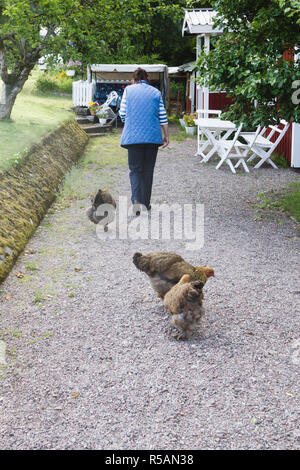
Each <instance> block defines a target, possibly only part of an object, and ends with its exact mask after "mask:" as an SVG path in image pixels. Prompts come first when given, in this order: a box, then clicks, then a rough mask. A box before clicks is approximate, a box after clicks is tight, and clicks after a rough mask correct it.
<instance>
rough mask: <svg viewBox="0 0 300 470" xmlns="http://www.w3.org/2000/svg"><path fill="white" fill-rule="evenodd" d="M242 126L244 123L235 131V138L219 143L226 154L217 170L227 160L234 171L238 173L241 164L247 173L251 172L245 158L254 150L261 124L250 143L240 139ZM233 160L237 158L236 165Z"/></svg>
mask: <svg viewBox="0 0 300 470" xmlns="http://www.w3.org/2000/svg"><path fill="white" fill-rule="evenodd" d="M242 127H243V124H240V126H239V127H238V129H237V131H236V133H235V136H234V139H233V140H222V141H220V143H219V145H220V146H221V147H222V148H223V149H224V154H223V157H222V158H221V160H220V162H219V163H218V165H217V166H216V169H217V170H218V169H219V168H220V166H221V165H222V164H223V163H224V162H226V163H227V164H228V165H229V166H230V169H231V171H232V172H233V173H236V171H235V169H236V168H238V167H239V166H240V165H242V166H243V168H244V170H245V171H246V173H249V168H248V167H247V164H246V162H245V160H246V158H248V156H249V153H250V151H251V150H252V147H253V145H254V144H255V142H256V139H257V138H258V136H259V133H260V131H261V126H258V128H257V129H256V132H255V133H254V135H253V139H252V141H251V143H250V144H249V143H247V144H244V143H242V142H240V141H239V140H238V139H239V137H240V136H241V135H242V132H241V130H242ZM219 153H220V150H219ZM232 160H237V162H236V163H235V165H234V166H233V165H232ZM230 163H231V164H230Z"/></svg>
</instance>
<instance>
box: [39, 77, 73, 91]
mask: <svg viewBox="0 0 300 470" xmlns="http://www.w3.org/2000/svg"><path fill="white" fill-rule="evenodd" d="M72 82H73V80H72V78H71V77H66V78H57V77H53V76H51V75H46V74H45V75H44V76H41V77H39V78H38V79H37V81H36V82H35V92H36V93H39V94H49V93H63V94H72Z"/></svg>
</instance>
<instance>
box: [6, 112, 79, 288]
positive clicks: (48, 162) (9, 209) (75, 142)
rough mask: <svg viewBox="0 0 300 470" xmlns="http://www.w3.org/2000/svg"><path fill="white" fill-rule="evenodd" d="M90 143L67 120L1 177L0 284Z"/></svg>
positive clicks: (75, 126)
mask: <svg viewBox="0 0 300 470" xmlns="http://www.w3.org/2000/svg"><path fill="white" fill-rule="evenodd" d="M87 142H88V136H87V134H86V133H85V132H84V131H83V130H82V129H81V128H80V126H79V125H78V124H77V123H76V121H74V120H69V121H66V122H64V123H62V124H61V125H60V126H59V127H58V128H57V129H55V130H54V131H52V132H50V133H49V134H47V135H46V136H45V137H44V138H43V139H42V141H41V143H40V144H38V145H35V146H33V147H32V148H31V149H30V151H29V152H28V154H27V155H26V156H25V157H24V158H23V159H22V161H21V162H20V164H19V165H18V166H15V167H13V168H12V169H11V170H9V171H7V172H6V173H5V174H3V175H2V176H0V282H1V281H3V280H4V279H5V277H6V276H7V274H8V273H9V271H10V270H11V268H12V266H13V264H14V262H15V261H16V259H17V257H18V256H19V254H20V253H21V252H22V251H23V249H24V248H25V246H26V243H27V241H28V239H29V238H30V237H31V236H32V235H33V233H34V231H35V230H36V228H37V226H38V225H39V223H40V221H41V220H42V218H43V217H44V215H45V214H46V212H47V210H48V208H49V207H50V205H51V204H52V202H53V201H54V199H55V196H56V193H57V190H58V189H59V185H60V183H61V181H62V179H63V177H64V175H65V174H66V172H67V171H68V170H69V169H70V168H71V167H72V165H74V163H76V162H77V160H78V159H79V157H80V156H81V155H82V152H83V150H84V148H85V146H86V144H87Z"/></svg>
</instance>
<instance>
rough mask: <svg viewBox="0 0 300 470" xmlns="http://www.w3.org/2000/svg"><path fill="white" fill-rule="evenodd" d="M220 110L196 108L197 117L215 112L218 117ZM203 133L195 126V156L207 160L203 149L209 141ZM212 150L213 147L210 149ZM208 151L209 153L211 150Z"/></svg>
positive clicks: (207, 115)
mask: <svg viewBox="0 0 300 470" xmlns="http://www.w3.org/2000/svg"><path fill="white" fill-rule="evenodd" d="M221 113H222V111H221V110H219V109H197V117H198V119H199V118H201V117H209V116H210V114H215V115H217V117H218V118H219V117H220V116H221ZM204 137H205V135H204V134H203V132H201V130H200V128H199V126H197V153H196V154H195V157H197V156H200V157H202V161H207V160H206V158H207V155H205V153H204V150H206V149H207V147H208V146H209V145H210V143H209V141H208V140H207V139H206V138H204ZM212 150H214V149H212ZM212 150H211V151H210V153H211V152H212ZM213 153H214V152H213Z"/></svg>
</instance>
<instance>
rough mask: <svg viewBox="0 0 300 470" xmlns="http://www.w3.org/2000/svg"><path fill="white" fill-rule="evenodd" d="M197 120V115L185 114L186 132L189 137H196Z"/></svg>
mask: <svg viewBox="0 0 300 470" xmlns="http://www.w3.org/2000/svg"><path fill="white" fill-rule="evenodd" d="M195 118H196V117H195V114H185V115H184V116H183V120H184V122H185V131H186V133H187V134H188V135H195V133H196V125H195Z"/></svg>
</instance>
